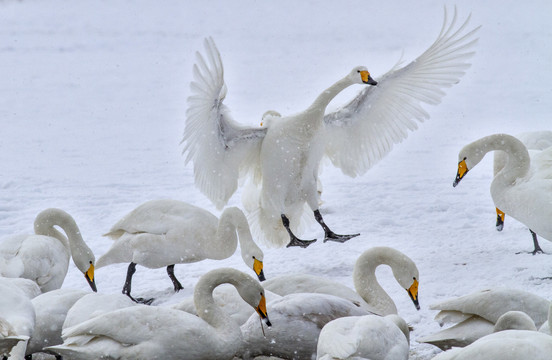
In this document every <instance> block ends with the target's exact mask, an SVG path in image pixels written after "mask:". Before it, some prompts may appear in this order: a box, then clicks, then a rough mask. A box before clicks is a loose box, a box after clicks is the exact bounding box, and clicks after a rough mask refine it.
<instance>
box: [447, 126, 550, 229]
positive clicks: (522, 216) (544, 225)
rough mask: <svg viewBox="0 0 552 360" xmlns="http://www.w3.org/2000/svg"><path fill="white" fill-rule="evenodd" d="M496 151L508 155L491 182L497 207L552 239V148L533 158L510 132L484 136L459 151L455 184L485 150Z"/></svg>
mask: <svg viewBox="0 0 552 360" xmlns="http://www.w3.org/2000/svg"><path fill="white" fill-rule="evenodd" d="M494 150H500V151H503V152H504V153H506V154H507V156H508V161H507V163H506V165H505V166H504V168H503V169H502V170H501V171H500V172H499V173H498V174H497V175H496V176H495V177H494V179H493V181H492V183H491V196H492V198H493V201H494V203H495V205H496V207H497V208H499V209H500V210H502V211H503V212H504V213H506V214H508V215H509V216H511V217H513V218H514V219H516V220H518V221H519V222H521V223H523V224H524V225H526V226H527V227H528V228H529V229H530V230H531V231H532V232H534V233H536V234H538V235H540V236H541V237H544V238H545V239H547V240H552V222H550V219H551V218H552V166H550V160H551V159H552V147H549V148H547V149H544V150H542V151H541V152H539V153H538V154H535V155H534V156H533V158H530V156H529V152H528V151H527V148H526V147H525V145H523V143H522V142H521V141H520V140H518V139H516V138H515V137H513V136H511V135H506V134H494V135H489V136H486V137H483V138H481V139H479V140H476V141H474V142H472V143H470V144H468V145H466V146H465V147H464V148H463V149H462V150H461V151H460V153H459V155H458V160H459V164H458V173H457V175H456V179H455V181H454V184H453V185H454V186H456V185H457V184H458V183H459V182H460V180H462V178H463V177H464V176H465V174H467V172H468V171H469V170H471V169H473V168H474V167H475V166H476V165H477V164H478V163H479V162H480V161H481V160H482V159H483V157H484V156H485V154H486V153H488V152H490V151H494ZM535 240H536V236H535Z"/></svg>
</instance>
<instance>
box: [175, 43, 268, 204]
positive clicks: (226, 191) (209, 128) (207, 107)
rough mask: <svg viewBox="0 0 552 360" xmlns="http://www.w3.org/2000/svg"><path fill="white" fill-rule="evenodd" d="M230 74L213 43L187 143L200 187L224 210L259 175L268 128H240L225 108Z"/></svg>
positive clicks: (204, 58)
mask: <svg viewBox="0 0 552 360" xmlns="http://www.w3.org/2000/svg"><path fill="white" fill-rule="evenodd" d="M225 96H226V85H225V83H224V71H223V66H222V60H221V57H220V54H219V52H218V50H217V48H216V46H215V43H214V41H213V39H211V38H208V39H206V40H205V54H204V55H202V54H201V53H199V52H198V53H197V61H196V64H195V65H194V80H193V81H192V83H191V95H190V97H189V98H188V106H189V107H188V111H187V113H186V116H187V119H186V127H185V130H184V137H183V139H182V143H183V144H184V149H183V154H185V155H186V164H187V163H189V162H193V163H194V176H195V184H196V186H197V187H198V188H199V189H200V190H201V192H202V193H204V194H205V195H206V196H207V197H208V198H209V199H210V200H211V201H212V202H213V203H214V204H215V205H216V206H217V207H218V208H219V209H220V208H222V207H223V206H224V205H225V204H226V202H227V201H228V199H229V198H230V197H231V196H232V194H233V193H234V192H235V191H236V189H237V186H238V180H239V178H240V177H241V175H245V174H246V173H247V172H249V170H256V169H258V165H259V153H260V146H261V142H262V140H263V138H264V136H265V134H266V128H249V127H245V126H242V125H240V124H238V123H237V122H235V121H234V120H233V119H232V118H231V116H230V113H229V110H228V108H227V107H226V106H225V105H224V104H223V100H224V97H225Z"/></svg>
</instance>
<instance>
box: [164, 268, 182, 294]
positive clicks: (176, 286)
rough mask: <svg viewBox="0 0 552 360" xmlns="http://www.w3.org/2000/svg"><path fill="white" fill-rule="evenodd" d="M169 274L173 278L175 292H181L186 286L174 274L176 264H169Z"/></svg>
mask: <svg viewBox="0 0 552 360" xmlns="http://www.w3.org/2000/svg"><path fill="white" fill-rule="evenodd" d="M167 274H169V277H170V278H171V281H172V283H173V285H174V291H175V292H179V291H180V290H182V289H184V286H182V284H181V283H180V281H178V279H177V278H176V276H174V264H173V265H169V266H167Z"/></svg>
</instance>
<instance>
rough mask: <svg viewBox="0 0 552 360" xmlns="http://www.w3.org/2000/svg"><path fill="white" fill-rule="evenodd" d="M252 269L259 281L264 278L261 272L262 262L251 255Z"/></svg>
mask: <svg viewBox="0 0 552 360" xmlns="http://www.w3.org/2000/svg"><path fill="white" fill-rule="evenodd" d="M253 271H255V274H257V277H258V278H259V281H265V280H266V278H265V276H264V272H263V262H262V261H261V260H257V259H255V257H253Z"/></svg>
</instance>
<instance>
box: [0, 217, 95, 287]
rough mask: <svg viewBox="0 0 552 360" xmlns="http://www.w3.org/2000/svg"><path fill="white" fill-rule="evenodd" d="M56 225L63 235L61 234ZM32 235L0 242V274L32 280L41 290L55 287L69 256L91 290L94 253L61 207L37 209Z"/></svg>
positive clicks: (65, 271)
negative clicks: (38, 210) (39, 210)
mask: <svg viewBox="0 0 552 360" xmlns="http://www.w3.org/2000/svg"><path fill="white" fill-rule="evenodd" d="M55 226H59V227H60V228H61V229H62V230H63V231H64V232H65V234H66V235H67V237H66V236H65V235H63V234H62V233H61V232H60V231H58V230H57V229H56V228H55ZM34 230H35V234H33V235H15V236H11V237H8V238H6V239H4V240H3V241H2V242H0V275H1V276H5V277H22V278H26V279H30V280H33V281H35V282H36V283H37V284H38V286H40V289H41V291H42V292H47V291H51V290H54V289H59V288H60V287H61V285H62V284H63V280H65V275H66V274H67V270H68V268H69V259H70V258H71V257H72V258H73V262H74V263H75V265H76V266H77V268H78V269H79V270H80V271H81V272H82V273H83V274H84V277H85V279H86V281H87V282H88V284H89V285H90V287H91V288H92V290H93V291H96V283H95V280H94V262H95V258H94V253H93V252H92V250H90V248H89V247H88V246H87V245H86V243H85V242H84V240H83V239H82V236H81V232H80V230H79V228H78V226H77V224H76V223H75V220H74V219H73V218H72V217H71V215H69V214H68V213H66V212H65V211H63V210H60V209H55V208H50V209H46V210H44V211H41V212H40V213H39V214H38V215H37V216H36V219H35V222H34Z"/></svg>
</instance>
